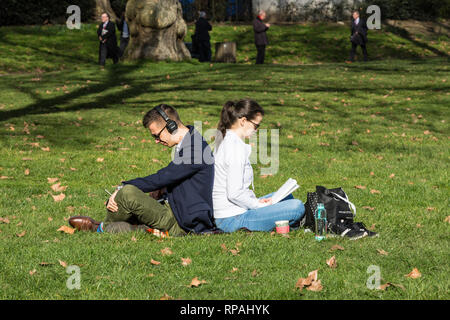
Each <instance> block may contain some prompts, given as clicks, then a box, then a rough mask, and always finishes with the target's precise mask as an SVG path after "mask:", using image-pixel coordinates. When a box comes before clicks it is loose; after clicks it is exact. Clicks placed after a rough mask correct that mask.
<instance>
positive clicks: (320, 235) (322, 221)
mask: <svg viewBox="0 0 450 320" xmlns="http://www.w3.org/2000/svg"><path fill="white" fill-rule="evenodd" d="M314 218H315V223H316V232H315V238H316V240H317V241H321V240H323V239H325V237H326V235H327V211H326V210H325V206H324V205H323V203H318V204H317V209H316V211H315V212H314Z"/></svg>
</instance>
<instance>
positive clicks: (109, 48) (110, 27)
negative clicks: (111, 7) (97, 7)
mask: <svg viewBox="0 0 450 320" xmlns="http://www.w3.org/2000/svg"><path fill="white" fill-rule="evenodd" d="M97 35H98V39H99V40H100V47H99V52H98V63H99V64H100V65H101V66H105V62H106V59H107V58H112V59H113V62H114V63H117V61H118V60H119V52H118V48H117V38H116V26H115V25H114V23H113V22H112V21H110V20H109V14H108V13H106V12H105V13H102V22H101V23H100V24H99V26H98V29H97Z"/></svg>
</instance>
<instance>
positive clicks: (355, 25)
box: [349, 11, 368, 62]
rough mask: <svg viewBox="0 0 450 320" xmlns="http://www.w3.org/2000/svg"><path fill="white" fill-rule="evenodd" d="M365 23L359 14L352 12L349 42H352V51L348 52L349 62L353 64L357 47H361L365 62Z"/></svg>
mask: <svg viewBox="0 0 450 320" xmlns="http://www.w3.org/2000/svg"><path fill="white" fill-rule="evenodd" d="M367 30H368V28H367V23H366V21H365V20H364V19H362V18H360V16H359V12H358V11H354V12H353V20H352V27H351V36H350V41H351V42H352V49H351V51H350V61H349V62H353V61H354V59H355V53H356V48H357V47H358V46H361V49H362V52H363V55H364V61H367V60H368V59H367V48H366V43H367Z"/></svg>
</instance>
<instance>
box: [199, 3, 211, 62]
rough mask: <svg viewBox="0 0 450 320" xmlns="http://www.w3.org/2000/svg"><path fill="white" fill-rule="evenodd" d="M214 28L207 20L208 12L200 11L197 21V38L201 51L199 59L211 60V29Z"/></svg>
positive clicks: (201, 60) (202, 60) (203, 60)
mask: <svg viewBox="0 0 450 320" xmlns="http://www.w3.org/2000/svg"><path fill="white" fill-rule="evenodd" d="M211 30H212V26H211V24H210V23H209V22H208V20H206V12H204V11H200V12H199V18H198V20H197V22H196V23H195V40H196V45H197V50H198V52H199V55H200V57H199V59H198V60H199V61H200V62H206V61H211V43H210V36H209V31H211Z"/></svg>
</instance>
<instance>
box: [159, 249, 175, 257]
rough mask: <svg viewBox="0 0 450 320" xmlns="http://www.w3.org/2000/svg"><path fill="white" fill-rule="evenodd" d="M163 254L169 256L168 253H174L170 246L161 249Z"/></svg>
mask: <svg viewBox="0 0 450 320" xmlns="http://www.w3.org/2000/svg"><path fill="white" fill-rule="evenodd" d="M161 254H162V255H163V256H166V255H167V256H168V255H171V254H173V252H172V250H170V248H164V249H162V250H161Z"/></svg>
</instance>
